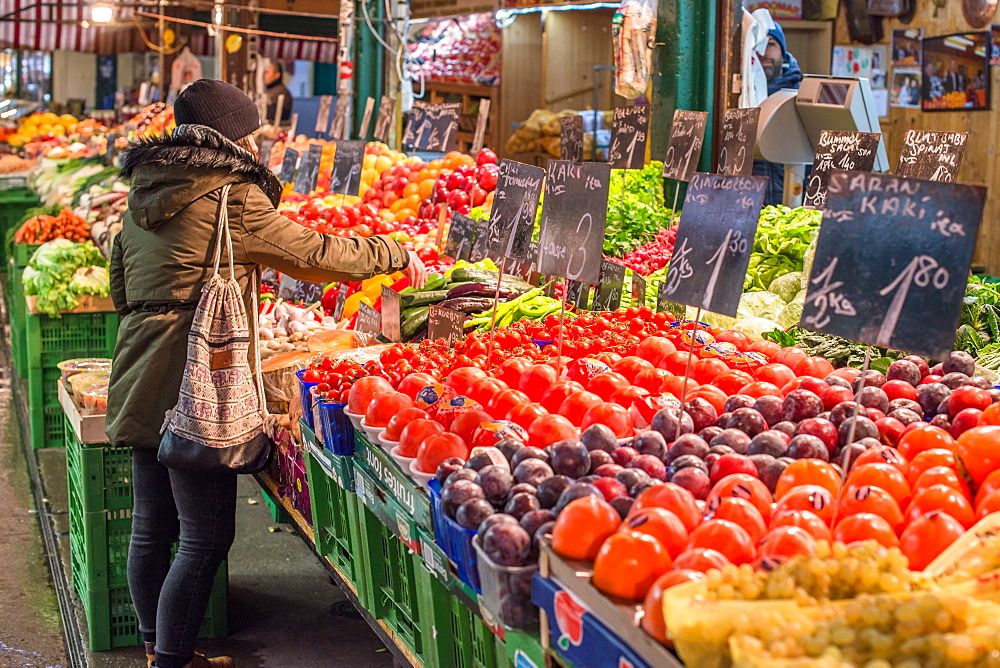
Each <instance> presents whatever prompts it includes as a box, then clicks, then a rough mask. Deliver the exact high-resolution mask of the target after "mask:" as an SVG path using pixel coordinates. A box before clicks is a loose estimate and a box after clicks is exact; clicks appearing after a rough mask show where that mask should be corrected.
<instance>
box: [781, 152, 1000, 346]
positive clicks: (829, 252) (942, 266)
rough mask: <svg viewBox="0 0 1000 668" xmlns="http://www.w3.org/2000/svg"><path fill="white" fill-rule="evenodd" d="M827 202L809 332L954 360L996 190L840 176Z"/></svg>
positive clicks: (807, 309)
mask: <svg viewBox="0 0 1000 668" xmlns="http://www.w3.org/2000/svg"><path fill="white" fill-rule="evenodd" d="M827 194H828V197H827V201H826V208H825V210H824V212H823V224H822V226H821V227H820V234H819V241H818V242H817V248H816V258H815V260H814V262H813V268H812V273H811V275H810V277H809V287H808V292H807V293H806V303H805V306H804V308H803V310H802V319H801V325H802V327H804V328H806V329H810V330H812V331H815V332H823V333H826V334H833V335H834V336H841V337H843V338H845V339H851V340H852V341H858V342H860V343H868V344H871V345H875V346H881V347H887V348H895V349H898V350H905V351H907V352H911V353H917V354H919V355H927V356H928V357H932V358H937V359H940V358H943V357H945V356H946V355H947V353H948V351H950V350H951V349H952V346H953V344H954V342H955V329H956V327H957V326H958V318H959V315H960V314H961V309H962V300H963V298H964V297H965V287H966V283H967V281H966V277H967V276H968V274H969V266H970V263H971V262H972V251H973V248H974V247H975V243H976V235H977V233H978V232H979V224H980V220H981V218H982V213H983V203H984V201H985V197H986V189H985V188H982V187H979V186H966V185H956V184H952V183H933V182H930V181H918V180H916V179H906V178H901V177H898V176H891V175H888V174H867V173H864V172H845V171H834V172H833V173H832V174H831V175H830V178H829V185H828V188H827Z"/></svg>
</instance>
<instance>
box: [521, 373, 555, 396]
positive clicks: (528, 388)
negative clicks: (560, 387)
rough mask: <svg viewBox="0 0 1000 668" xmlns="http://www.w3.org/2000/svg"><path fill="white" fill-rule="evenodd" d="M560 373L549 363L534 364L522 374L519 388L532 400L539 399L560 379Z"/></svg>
mask: <svg viewBox="0 0 1000 668" xmlns="http://www.w3.org/2000/svg"><path fill="white" fill-rule="evenodd" d="M558 378H559V374H558V373H557V372H556V370H555V368H554V367H552V366H550V365H548V364H533V365H531V366H529V367H528V368H527V369H525V370H524V372H523V373H522V374H521V380H520V382H519V383H518V389H519V390H521V391H522V392H524V393H525V394H527V395H528V397H529V398H530V399H531V400H532V401H539V400H540V399H541V398H542V396H544V395H545V393H546V391H548V389H549V388H550V387H552V385H553V384H554V383H555V382H556V380H558Z"/></svg>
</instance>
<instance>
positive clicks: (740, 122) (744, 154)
mask: <svg viewBox="0 0 1000 668" xmlns="http://www.w3.org/2000/svg"><path fill="white" fill-rule="evenodd" d="M759 121H760V107H753V108H750V109H729V110H727V111H726V119H725V120H724V121H723V122H722V134H721V137H720V142H719V145H720V146H719V174H721V175H722V176H750V174H751V173H752V172H753V157H754V147H755V145H756V143H757V124H758V122H759Z"/></svg>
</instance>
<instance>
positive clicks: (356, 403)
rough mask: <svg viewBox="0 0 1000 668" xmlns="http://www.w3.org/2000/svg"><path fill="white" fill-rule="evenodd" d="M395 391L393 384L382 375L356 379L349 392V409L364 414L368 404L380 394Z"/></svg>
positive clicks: (357, 413)
mask: <svg viewBox="0 0 1000 668" xmlns="http://www.w3.org/2000/svg"><path fill="white" fill-rule="evenodd" d="M387 392H393V389H392V385H390V384H389V381H387V380H386V379H385V378H382V377H381V376H365V377H364V378H359V379H358V380H356V381H354V384H353V385H352V386H351V390H350V392H348V393H347V410H348V411H349V412H351V413H354V414H355V415H364V414H365V412H366V411H367V410H368V405H369V404H371V402H372V401H374V400H375V397H376V396H377V395H379V394H385V393H387Z"/></svg>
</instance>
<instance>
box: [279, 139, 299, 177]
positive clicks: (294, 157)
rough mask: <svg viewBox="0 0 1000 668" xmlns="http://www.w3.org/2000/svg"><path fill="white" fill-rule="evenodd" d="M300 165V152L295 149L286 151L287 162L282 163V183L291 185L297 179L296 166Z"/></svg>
mask: <svg viewBox="0 0 1000 668" xmlns="http://www.w3.org/2000/svg"><path fill="white" fill-rule="evenodd" d="M298 164H299V152H298V151H296V150H295V149H294V148H286V149H285V160H284V162H282V163H281V174H280V175H279V176H278V180H279V181H281V182H282V183H291V182H292V179H293V178H294V177H295V166H296V165H298Z"/></svg>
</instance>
